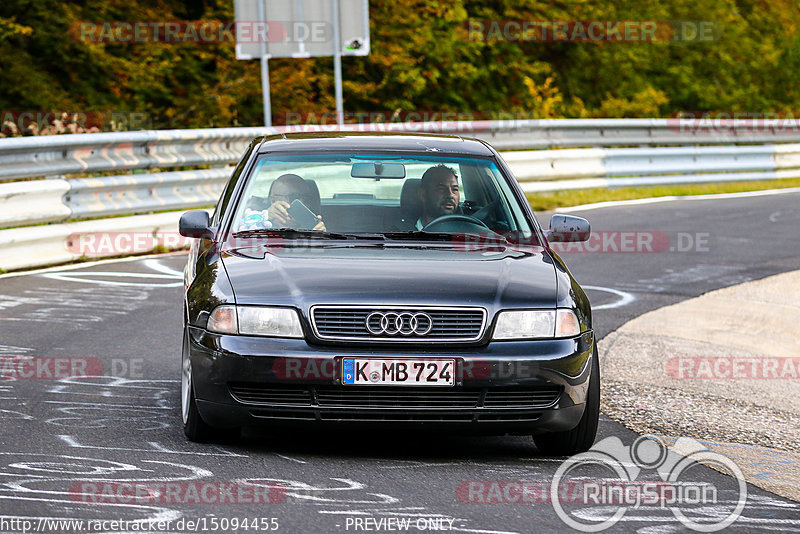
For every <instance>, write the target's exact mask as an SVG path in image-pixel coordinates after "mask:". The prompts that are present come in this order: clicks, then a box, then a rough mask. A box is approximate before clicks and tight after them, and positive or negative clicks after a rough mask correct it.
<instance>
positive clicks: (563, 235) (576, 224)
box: [547, 215, 592, 243]
mask: <svg viewBox="0 0 800 534" xmlns="http://www.w3.org/2000/svg"><path fill="white" fill-rule="evenodd" d="M591 234H592V226H591V225H590V224H589V221H587V220H586V219H584V218H583V217H573V216H572V215H553V216H552V217H551V218H550V230H548V232H547V240H548V241H550V242H551V243H566V242H571V241H576V242H577V241H587V240H588V239H589V236H590V235H591Z"/></svg>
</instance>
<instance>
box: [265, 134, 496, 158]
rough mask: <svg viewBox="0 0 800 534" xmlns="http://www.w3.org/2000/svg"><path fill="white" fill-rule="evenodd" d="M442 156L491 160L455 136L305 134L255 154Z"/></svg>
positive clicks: (277, 139) (488, 152)
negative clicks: (338, 153)
mask: <svg viewBox="0 0 800 534" xmlns="http://www.w3.org/2000/svg"><path fill="white" fill-rule="evenodd" d="M309 150H311V151H336V152H348V151H368V150H375V151H380V152H409V153H420V152H423V153H424V152H430V153H434V154H435V153H436V152H442V153H446V154H457V155H465V156H483V157H486V156H494V152H493V151H492V149H491V148H489V147H488V146H487V145H486V144H485V143H484V142H482V141H480V140H478V139H471V138H465V137H460V136H457V135H434V134H412V133H375V132H370V133H360V132H306V133H286V134H281V135H271V136H268V137H266V138H265V139H264V141H263V142H262V143H261V145H260V146H259V149H258V151H259V153H265V152H298V151H309Z"/></svg>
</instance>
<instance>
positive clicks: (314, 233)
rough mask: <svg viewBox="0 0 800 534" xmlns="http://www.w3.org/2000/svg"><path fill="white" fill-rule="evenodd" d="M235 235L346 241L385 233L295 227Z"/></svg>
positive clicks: (379, 236) (374, 237)
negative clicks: (342, 231)
mask: <svg viewBox="0 0 800 534" xmlns="http://www.w3.org/2000/svg"><path fill="white" fill-rule="evenodd" d="M233 237H281V238H283V239H327V240H337V241H346V240H350V239H368V240H372V241H374V240H380V241H383V240H384V237H383V234H363V233H362V234H354V233H339V232H322V231H320V230H297V229H295V228H260V229H258V230H242V231H240V232H234V233H233Z"/></svg>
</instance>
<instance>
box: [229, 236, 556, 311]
mask: <svg viewBox="0 0 800 534" xmlns="http://www.w3.org/2000/svg"><path fill="white" fill-rule="evenodd" d="M222 262H223V265H224V266H225V270H226V272H227V274H228V276H229V278H230V282H231V285H232V287H233V292H234V295H235V298H236V302H237V303H238V304H262V305H285V306H296V307H299V308H301V309H303V310H308V308H309V307H310V306H312V305H315V304H379V305H406V306H411V305H460V306H465V305H469V306H483V307H486V308H487V309H490V310H497V309H500V308H504V307H532V308H535V307H546V308H553V307H555V304H556V274H555V267H554V263H553V259H552V258H551V257H550V256H549V254H548V253H547V252H546V251H545V250H543V249H541V248H538V247H534V248H527V249H526V250H512V249H501V250H499V251H497V250H494V251H492V250H475V251H467V250H465V251H460V250H454V249H452V248H445V249H436V248H406V247H402V248H390V247H386V248H383V247H379V248H369V247H335V246H312V247H305V248H297V249H295V248H284V249H278V250H276V249H274V248H270V247H263V248H262V249H258V247H255V248H252V249H250V250H246V251H242V250H240V251H233V252H232V251H228V252H225V253H223V255H222Z"/></svg>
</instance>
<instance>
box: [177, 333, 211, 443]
mask: <svg viewBox="0 0 800 534" xmlns="http://www.w3.org/2000/svg"><path fill="white" fill-rule="evenodd" d="M181 416H182V419H183V433H184V434H186V437H187V438H188V439H189V441H196V442H200V443H202V442H206V441H209V440H210V439H211V438H212V437H213V436H214V434H215V431H214V430H215V429H214V428H213V427H211V426H209V425H208V424H207V423H206V422H205V421H203V418H202V417H200V412H199V411H198V410H197V401H196V400H195V397H194V382H193V381H192V361H191V360H190V359H189V331H188V330H187V329H186V328H185V327H184V329H183V348H182V350H181Z"/></svg>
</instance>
